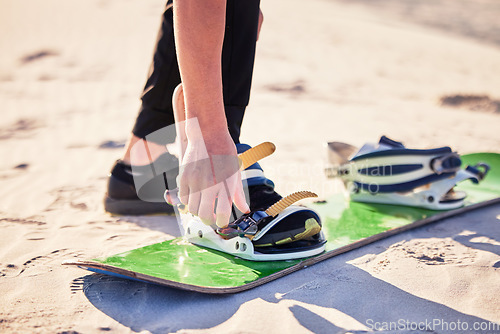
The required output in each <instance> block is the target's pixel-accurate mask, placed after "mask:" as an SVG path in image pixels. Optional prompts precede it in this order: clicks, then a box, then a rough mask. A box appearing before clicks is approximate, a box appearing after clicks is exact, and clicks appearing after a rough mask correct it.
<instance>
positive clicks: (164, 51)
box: [132, 0, 260, 144]
mask: <svg viewBox="0 0 500 334" xmlns="http://www.w3.org/2000/svg"><path fill="white" fill-rule="evenodd" d="M259 4H260V0H227V6H226V31H225V35H224V44H223V48H222V84H223V92H224V106H225V111H226V118H227V123H228V128H229V133H230V134H231V137H232V138H233V140H234V142H235V143H239V137H240V127H241V123H242V121H243V115H244V113H245V108H246V106H247V105H248V101H249V99H250V87H251V84H252V73H253V65H254V58H255V44H256V41H257V29H258V21H259ZM180 82H181V78H180V74H179V66H178V64H177V56H176V52H175V43H174V29H173V15H172V1H171V0H169V1H168V2H167V6H166V9H165V12H164V14H163V19H162V23H161V28H160V32H159V34H158V39H157V43H156V49H155V52H154V57H153V62H152V64H151V68H150V72H149V77H148V80H147V82H146V85H145V87H144V91H143V94H142V97H141V100H142V104H141V108H140V110H139V115H138V116H137V120H136V123H135V125H134V128H133V130H132V132H133V134H134V135H135V136H137V137H139V138H145V137H146V136H147V135H149V134H150V133H152V132H154V131H156V130H159V129H161V128H163V127H165V126H168V125H171V124H174V122H175V121H174V115H173V109H172V94H173V92H174V89H175V87H177V85H178V84H179V83H180ZM171 137H172V138H164V140H163V139H162V142H161V143H160V144H167V143H172V142H173V141H174V140H175V138H173V137H174V136H171ZM148 139H149V138H148Z"/></svg>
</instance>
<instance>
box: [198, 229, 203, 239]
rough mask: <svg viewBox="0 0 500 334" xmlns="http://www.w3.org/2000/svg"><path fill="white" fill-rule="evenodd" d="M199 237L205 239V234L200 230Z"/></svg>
mask: <svg viewBox="0 0 500 334" xmlns="http://www.w3.org/2000/svg"><path fill="white" fill-rule="evenodd" d="M198 236H199V237H200V238H203V232H202V231H201V230H199V231H198Z"/></svg>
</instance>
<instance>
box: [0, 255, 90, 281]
mask: <svg viewBox="0 0 500 334" xmlns="http://www.w3.org/2000/svg"><path fill="white" fill-rule="evenodd" d="M82 255H83V253H82V252H79V251H68V250H67V249H57V250H55V251H52V252H50V253H49V254H47V255H39V256H35V257H33V258H31V259H29V260H28V261H25V262H24V263H23V264H21V265H17V264H14V263H8V264H0V277H6V278H11V277H18V276H20V275H23V276H37V275H41V274H45V273H48V272H51V271H52V270H53V268H54V267H59V266H60V265H61V262H62V260H63V259H67V258H69V257H80V256H82Z"/></svg>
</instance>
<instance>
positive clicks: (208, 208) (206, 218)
mask: <svg viewBox="0 0 500 334" xmlns="http://www.w3.org/2000/svg"><path fill="white" fill-rule="evenodd" d="M216 197H217V191H216V187H212V188H209V189H206V190H204V191H203V192H202V193H201V198H200V199H201V200H200V207H199V209H198V217H200V219H201V221H202V222H203V223H204V224H205V225H213V224H215V214H214V206H215V198H216ZM190 211H191V210H190Z"/></svg>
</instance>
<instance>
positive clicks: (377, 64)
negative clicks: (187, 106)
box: [0, 0, 500, 333]
mask: <svg viewBox="0 0 500 334" xmlns="http://www.w3.org/2000/svg"><path fill="white" fill-rule="evenodd" d="M163 6H164V3H163V2H162V1H153V0H143V1H140V2H139V1H135V2H133V1H116V0H108V1H103V0H88V1H85V2H82V1H75V0H65V1H62V0H46V1H43V2H37V1H33V0H29V1H24V2H20V1H14V0H0V30H1V31H2V34H1V37H0V50H2V52H0V101H1V106H2V109H1V110H2V111H1V115H2V117H1V119H0V156H1V157H2V158H1V160H0V185H1V186H0V198H1V200H0V228H1V232H2V233H0V331H1V332H2V333H32V332H36V333H63V332H66V333H75V332H78V333H95V332H108V331H110V332H117V333H128V332H152V333H166V332H183V333H196V332H199V333H267V332H269V333H271V332H273V333H275V332H291V333H310V332H314V333H346V332H355V333H361V332H365V331H368V332H369V331H372V330H381V331H382V332H384V333H420V332H436V333H457V332H469V333H470V332H475V331H474V330H472V329H473V326H475V325H476V324H477V325H478V326H483V327H482V328H486V327H487V326H489V330H486V331H484V333H494V332H500V328H499V327H498V326H497V327H494V326H493V323H497V324H498V323H500V300H499V298H498V296H499V295H500V280H499V278H498V277H499V276H498V275H499V270H500V224H499V220H500V207H499V206H498V205H496V206H492V207H490V208H486V209H481V210H479V211H476V212H471V213H468V214H465V215H461V216H459V217H455V218H452V219H448V220H445V221H443V222H440V223H438V224H433V225H430V226H428V227H425V228H420V229H417V230H414V231H411V232H407V233H404V234H401V235H398V236H394V237H392V238H389V239H386V240H384V241H381V242H378V243H375V244H373V245H370V246H366V247H363V248H361V249H358V250H356V251H353V252H350V253H347V254H344V255H341V256H338V257H336V258H333V259H331V260H328V261H325V262H323V263H320V264H318V265H315V266H313V267H310V268H307V269H305V270H302V271H300V272H297V273H295V274H292V275H290V276H288V277H286V278H283V279H280V280H278V281H275V282H272V283H269V284H267V285H265V286H262V287H260V288H256V289H254V290H250V291H248V292H245V293H240V294H236V295H229V296H220V297H216V296H209V295H202V294H196V293H187V292H183V291H176V290H172V289H166V288H161V287H157V286H152V285H147V284H142V283H137V282H129V281H124V280H119V279H115V278H109V277H105V276H97V275H88V274H87V273H86V272H85V271H81V270H79V269H76V268H70V267H63V266H61V265H60V264H61V262H62V260H64V259H68V258H69V259H71V258H75V257H81V258H93V257H97V256H104V255H111V254H114V253H117V252H121V251H126V250H128V249H132V248H136V247H139V246H143V245H147V244H151V243H155V242H159V241H162V240H166V239H169V238H173V237H176V236H179V234H180V232H179V230H178V227H177V224H176V222H175V218H174V217H164V216H154V217H144V216H141V217H129V216H126V217H118V216H110V215H108V214H106V213H105V212H104V210H103V206H102V197H103V194H104V192H105V183H106V175H107V172H108V171H109V169H110V167H111V165H112V164H113V162H114V160H116V159H118V158H119V157H120V156H121V154H122V150H123V147H124V144H125V141H126V139H127V137H128V135H129V131H130V129H131V127H132V125H133V123H134V119H135V116H136V113H137V110H138V107H139V99H138V97H139V95H140V93H141V90H142V87H143V84H144V82H145V79H146V74H147V71H148V67H149V62H150V58H151V55H152V50H153V47H154V42H155V39H156V33H157V28H158V24H159V22H160V21H159V19H160V15H161V13H162V10H163ZM262 10H263V12H264V15H265V22H264V26H263V30H262V33H261V36H260V40H259V42H258V51H257V60H256V64H255V76H254V82H253V91H252V98H251V104H250V106H249V108H248V112H247V114H246V116H245V123H244V127H243V132H242V140H243V141H244V142H247V143H249V144H258V143H259V142H262V141H266V140H269V141H272V142H274V143H275V144H276V146H277V151H276V153H275V154H274V156H272V157H269V158H267V159H266V160H265V161H263V163H262V165H263V166H264V168H265V171H266V174H267V175H268V177H270V178H272V179H273V180H274V181H275V183H276V185H277V190H278V191H279V192H280V193H283V194H286V193H289V192H292V191H295V190H300V189H307V190H313V191H316V192H317V193H318V194H319V195H320V196H321V197H328V196H329V195H331V194H332V193H333V192H335V191H338V190H339V187H338V184H336V183H335V182H332V181H327V180H326V178H325V177H324V175H323V172H322V169H323V167H324V162H325V158H324V157H325V149H324V143H325V142H327V141H344V142H348V143H351V144H353V145H361V144H363V143H365V142H367V141H376V140H377V139H378V137H380V136H381V135H384V134H385V135H387V136H390V137H392V138H394V139H397V140H399V141H403V142H405V143H406V144H407V145H408V146H411V147H419V148H430V147H437V146H443V145H449V146H451V147H453V148H454V149H455V150H458V151H459V152H460V153H468V152H474V151H491V152H499V151H500V135H499V134H498V131H499V130H498V129H500V93H499V92H500V91H499V87H500V76H499V75H498V74H499V73H500V42H499V41H498V31H499V28H498V26H499V24H498V22H497V21H498V20H496V18H497V17H498V14H500V8H499V6H498V5H497V4H496V2H495V1H494V0H483V1H480V2H479V1H472V0H467V1H465V0H461V1H458V0H457V1H451V0H448V1H446V0H441V1H434V2H430V1H425V2H424V1H421V2H418V4H417V3H415V2H410V1H390V0H383V1H377V2H371V1H362V0H356V1H340V0H339V1H327V0H309V1H307V3H305V2H304V1H297V0H288V1H282V0H273V1H263V2H262ZM394 325H399V327H398V328H395V327H394ZM465 326H466V327H467V329H469V330H471V331H466V330H465Z"/></svg>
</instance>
